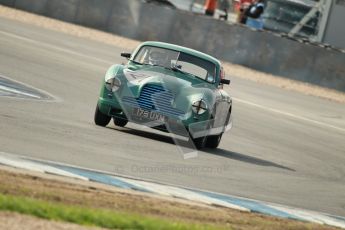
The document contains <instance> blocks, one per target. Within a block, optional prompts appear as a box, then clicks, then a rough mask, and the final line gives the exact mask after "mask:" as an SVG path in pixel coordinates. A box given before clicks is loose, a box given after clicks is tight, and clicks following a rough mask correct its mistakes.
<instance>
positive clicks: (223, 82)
mask: <svg viewBox="0 0 345 230" xmlns="http://www.w3.org/2000/svg"><path fill="white" fill-rule="evenodd" d="M220 84H225V85H230V80H228V79H225V78H223V79H221V80H220Z"/></svg>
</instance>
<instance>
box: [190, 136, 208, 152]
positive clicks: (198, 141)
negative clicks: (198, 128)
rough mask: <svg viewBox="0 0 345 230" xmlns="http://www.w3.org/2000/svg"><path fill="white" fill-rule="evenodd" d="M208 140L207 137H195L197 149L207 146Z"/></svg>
mask: <svg viewBox="0 0 345 230" xmlns="http://www.w3.org/2000/svg"><path fill="white" fill-rule="evenodd" d="M206 141H207V136H206V137H199V138H193V142H194V145H195V147H196V148H197V149H202V148H204V147H205V145H206Z"/></svg>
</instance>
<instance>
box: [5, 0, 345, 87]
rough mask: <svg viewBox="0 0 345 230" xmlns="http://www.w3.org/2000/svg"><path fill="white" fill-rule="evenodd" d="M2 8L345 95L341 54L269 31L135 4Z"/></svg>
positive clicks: (106, 1)
mask: <svg viewBox="0 0 345 230" xmlns="http://www.w3.org/2000/svg"><path fill="white" fill-rule="evenodd" d="M0 4H4V5H7V6H11V7H16V8H19V9H22V10H26V11H30V12H34V13H38V14H42V15H45V16H49V17H53V18H57V19H60V20H65V21H68V22H73V23H77V24H81V25H84V26H88V27H93V28H97V29H101V30H104V31H109V32H112V33H114V34H119V35H122V36H126V37H129V38H133V39H138V40H143V41H145V40H159V41H165V42H170V43H175V44H179V45H183V46H187V47H190V48H194V49H197V50H200V51H202V52H205V53H209V54H211V55H213V56H216V57H217V58H220V59H222V60H225V61H230V62H233V63H236V64H240V65H244V66H248V67H251V68H254V69H257V70H261V71H265V72H268V73H272V74H276V75H281V76H284V77H287V78H292V79H296V80H301V81H305V82H310V83H313V84H317V85H321V86H325V87H329V88H333V89H337V90H341V91H345V65H344V64H345V53H343V52H341V51H337V50H329V49H326V48H321V47H318V46H314V45H310V44H304V43H301V42H297V41H294V40H290V39H287V38H281V37H280V36H277V35H274V34H272V33H269V32H258V31H253V30H251V29H248V28H246V27H243V26H240V25H229V24H226V23H224V22H220V21H218V20H214V19H212V18H208V17H205V16H196V15H193V14H191V13H188V12H182V11H177V10H172V9H168V8H164V7H158V6H155V5H151V4H143V3H141V2H140V1H137V0H129V1H128V0H12V1H11V0H0ZM229 74H231V73H229Z"/></svg>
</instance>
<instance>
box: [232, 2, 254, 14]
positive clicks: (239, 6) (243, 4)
mask: <svg viewBox="0 0 345 230" xmlns="http://www.w3.org/2000/svg"><path fill="white" fill-rule="evenodd" d="M253 2H254V0H235V2H234V3H235V4H234V8H235V11H236V12H239V11H240V10H241V9H243V8H246V7H248V6H249V5H250V4H252V3H253Z"/></svg>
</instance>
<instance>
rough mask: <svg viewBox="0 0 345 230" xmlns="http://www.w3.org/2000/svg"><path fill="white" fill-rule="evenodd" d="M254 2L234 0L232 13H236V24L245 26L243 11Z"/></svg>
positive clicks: (250, 0)
mask: <svg viewBox="0 0 345 230" xmlns="http://www.w3.org/2000/svg"><path fill="white" fill-rule="evenodd" d="M254 1H255V0H235V1H234V11H235V12H236V13H237V22H238V23H242V24H246V20H247V17H246V16H245V15H244V13H245V11H246V10H247V9H248V7H249V6H250V5H251V4H252V3H253V2H254Z"/></svg>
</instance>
